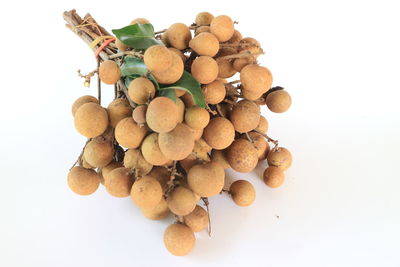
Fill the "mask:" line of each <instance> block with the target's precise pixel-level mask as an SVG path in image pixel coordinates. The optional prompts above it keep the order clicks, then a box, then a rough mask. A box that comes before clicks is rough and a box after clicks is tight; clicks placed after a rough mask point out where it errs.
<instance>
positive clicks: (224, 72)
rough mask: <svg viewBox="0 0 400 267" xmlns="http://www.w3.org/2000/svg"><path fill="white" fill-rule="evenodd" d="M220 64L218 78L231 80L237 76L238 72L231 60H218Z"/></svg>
mask: <svg viewBox="0 0 400 267" xmlns="http://www.w3.org/2000/svg"><path fill="white" fill-rule="evenodd" d="M217 64H218V78H222V79H224V78H230V77H232V76H233V75H235V74H236V72H237V71H236V70H235V68H234V67H233V64H232V61H231V60H230V59H217Z"/></svg>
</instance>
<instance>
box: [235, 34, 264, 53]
mask: <svg viewBox="0 0 400 267" xmlns="http://www.w3.org/2000/svg"><path fill="white" fill-rule="evenodd" d="M239 44H240V45H241V46H240V47H239V52H250V53H252V54H258V53H261V52H262V49H261V45H260V43H259V42H258V41H257V40H256V39H254V38H251V37H246V38H243V39H242V40H240V42H239Z"/></svg>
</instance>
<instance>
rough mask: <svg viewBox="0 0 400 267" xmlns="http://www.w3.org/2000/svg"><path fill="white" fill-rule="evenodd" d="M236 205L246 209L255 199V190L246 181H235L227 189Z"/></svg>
mask: <svg viewBox="0 0 400 267" xmlns="http://www.w3.org/2000/svg"><path fill="white" fill-rule="evenodd" d="M229 193H230V194H231V196H232V199H233V201H234V202H235V203H236V205H238V206H241V207H246V206H249V205H251V204H252V203H253V202H254V200H255V199H256V190H255V189H254V187H253V185H252V184H251V183H250V182H248V181H246V180H237V181H235V182H233V183H232V184H231V186H230V188H229Z"/></svg>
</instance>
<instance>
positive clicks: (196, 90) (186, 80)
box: [159, 71, 206, 108]
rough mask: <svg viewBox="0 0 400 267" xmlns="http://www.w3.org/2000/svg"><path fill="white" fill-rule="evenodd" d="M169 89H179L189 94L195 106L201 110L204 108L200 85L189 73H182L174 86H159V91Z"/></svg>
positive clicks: (204, 103)
mask: <svg viewBox="0 0 400 267" xmlns="http://www.w3.org/2000/svg"><path fill="white" fill-rule="evenodd" d="M171 89H180V90H184V91H186V92H189V93H190V94H191V95H192V97H193V100H194V103H195V104H196V105H197V106H199V107H202V108H205V107H206V102H205V101H204V96H203V93H202V91H201V86H200V83H199V82H198V81H196V80H195V78H193V76H192V75H191V74H190V73H189V72H187V71H184V72H183V75H182V77H181V78H180V79H179V81H177V82H176V83H174V84H168V85H160V89H159V90H161V91H164V90H167V91H170V90H171Z"/></svg>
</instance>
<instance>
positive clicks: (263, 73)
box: [240, 64, 272, 94]
mask: <svg viewBox="0 0 400 267" xmlns="http://www.w3.org/2000/svg"><path fill="white" fill-rule="evenodd" d="M240 81H241V82H242V86H243V88H244V89H245V90H247V91H249V92H254V93H260V94H262V93H265V92H266V91H268V90H269V89H270V88H271V85H272V74H271V72H270V71H269V70H268V69H267V68H265V67H261V66H258V65H257V64H249V65H247V66H245V67H243V69H242V70H241V71H240Z"/></svg>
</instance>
